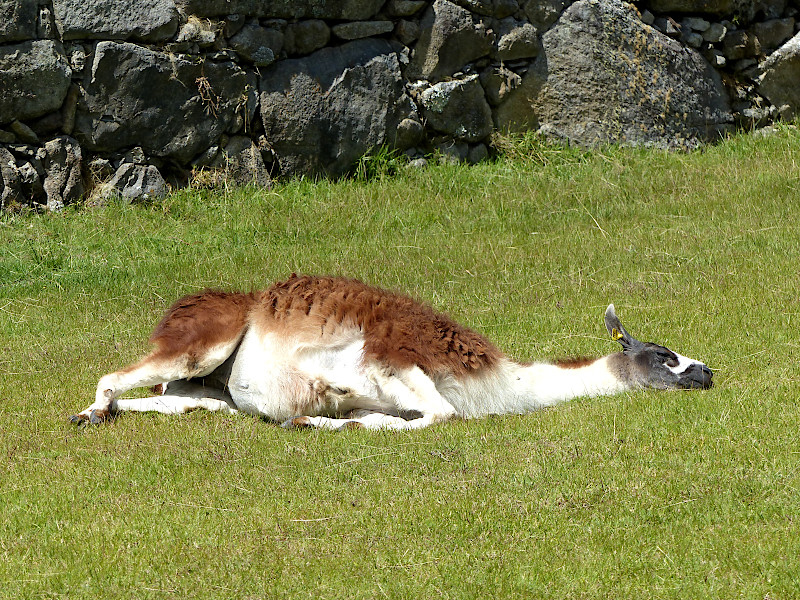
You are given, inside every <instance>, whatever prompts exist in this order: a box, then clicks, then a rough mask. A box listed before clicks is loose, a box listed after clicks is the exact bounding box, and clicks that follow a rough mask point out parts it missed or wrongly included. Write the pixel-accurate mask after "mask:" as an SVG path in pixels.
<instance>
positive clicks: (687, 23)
mask: <svg viewBox="0 0 800 600" xmlns="http://www.w3.org/2000/svg"><path fill="white" fill-rule="evenodd" d="M709 27H711V23H709V22H708V21H706V20H705V19H702V18H700V17H686V18H685V19H683V20H682V21H681V28H682V29H683V31H684V32H685V31H686V30H687V29H691V30H692V31H699V32H700V33H702V32H704V31H706V30H708V28H709Z"/></svg>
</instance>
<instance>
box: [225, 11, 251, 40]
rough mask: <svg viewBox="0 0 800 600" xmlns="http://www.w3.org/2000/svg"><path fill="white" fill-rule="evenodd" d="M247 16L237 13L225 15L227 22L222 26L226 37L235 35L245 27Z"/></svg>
mask: <svg viewBox="0 0 800 600" xmlns="http://www.w3.org/2000/svg"><path fill="white" fill-rule="evenodd" d="M246 20H247V17H245V16H244V15H240V14H237V13H234V14H231V15H225V24H224V25H223V26H222V34H223V35H224V36H225V37H226V38H230V37H233V36H234V35H236V34H237V32H238V31H239V30H240V29H241V28H242V27H244V23H245V21H246Z"/></svg>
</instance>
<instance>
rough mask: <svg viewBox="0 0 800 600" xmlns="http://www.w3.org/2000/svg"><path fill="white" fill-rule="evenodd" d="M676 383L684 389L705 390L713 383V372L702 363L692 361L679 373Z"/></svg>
mask: <svg viewBox="0 0 800 600" xmlns="http://www.w3.org/2000/svg"><path fill="white" fill-rule="evenodd" d="M678 384H679V385H680V386H681V387H683V388H686V389H697V388H699V389H702V390H707V389H709V388H710V387H712V386H713V385H714V372H713V371H712V370H711V369H709V368H708V367H707V366H706V365H704V364H703V363H694V364H692V365H689V367H687V369H686V370H685V371H684V372H683V373H681V377H680V380H679V381H678Z"/></svg>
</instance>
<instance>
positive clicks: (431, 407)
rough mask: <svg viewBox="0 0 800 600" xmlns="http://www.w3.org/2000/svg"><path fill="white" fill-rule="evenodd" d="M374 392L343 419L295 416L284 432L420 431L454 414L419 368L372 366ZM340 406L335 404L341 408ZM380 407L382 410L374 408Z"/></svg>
mask: <svg viewBox="0 0 800 600" xmlns="http://www.w3.org/2000/svg"><path fill="white" fill-rule="evenodd" d="M369 377H370V380H372V381H373V382H374V383H375V384H376V385H377V389H378V398H377V399H376V401H375V402H371V403H370V406H369V407H365V406H364V405H362V407H360V408H358V407H356V408H355V409H353V410H351V411H350V412H348V414H347V415H346V416H345V418H330V417H326V416H312V415H299V416H296V417H292V418H291V419H289V420H288V421H286V422H285V423H284V424H283V426H284V427H286V428H288V429H293V428H298V427H314V428H320V429H348V428H361V427H363V428H366V429H391V430H401V429H421V428H423V427H428V426H429V425H432V424H433V423H437V422H440V421H445V420H447V419H450V418H452V417H453V416H454V415H455V414H456V410H455V408H453V406H452V405H451V404H450V403H449V402H447V401H446V400H445V399H444V398H443V397H442V395H441V394H440V393H439V391H438V390H437V389H436V385H435V384H434V383H433V381H432V380H431V378H430V377H428V376H427V375H426V374H425V373H424V372H423V371H422V370H421V369H420V368H419V367H416V366H414V367H411V368H408V369H403V370H390V369H386V368H385V367H383V366H380V365H375V366H373V368H372V369H371V371H370V373H369ZM336 390H337V388H334V387H328V388H327V390H326V393H327V394H328V401H329V403H330V400H331V399H333V398H335V397H336V395H337V394H336V393H334V392H335V391H336ZM342 404H344V403H341V402H340V403H339V405H340V406H341V405H342ZM376 405H383V408H375V406H376Z"/></svg>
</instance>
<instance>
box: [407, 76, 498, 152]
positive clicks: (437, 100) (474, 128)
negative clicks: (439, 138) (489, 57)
mask: <svg viewBox="0 0 800 600" xmlns="http://www.w3.org/2000/svg"><path fill="white" fill-rule="evenodd" d="M420 102H421V104H422V109H423V110H422V112H423V116H424V117H425V119H426V120H427V123H428V125H429V126H430V127H432V128H433V129H435V130H436V131H439V132H441V133H445V134H448V135H452V136H453V137H455V138H457V139H459V140H464V141H466V142H473V143H474V142H479V141H481V140H483V139H484V138H486V137H487V136H488V135H489V134H490V133H491V132H492V110H491V109H490V108H489V104H488V103H487V102H486V97H485V96H484V94H483V87H481V84H480V83H479V81H478V76H477V75H470V76H468V77H465V78H464V79H458V80H453V81H443V82H441V83H437V84H435V85H432V86H431V87H429V88H428V89H426V90H425V91H424V92H422V94H421V95H420Z"/></svg>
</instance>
